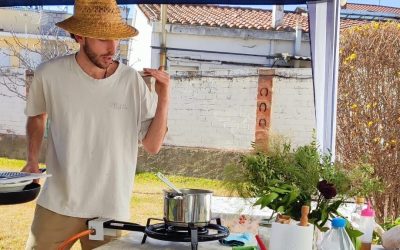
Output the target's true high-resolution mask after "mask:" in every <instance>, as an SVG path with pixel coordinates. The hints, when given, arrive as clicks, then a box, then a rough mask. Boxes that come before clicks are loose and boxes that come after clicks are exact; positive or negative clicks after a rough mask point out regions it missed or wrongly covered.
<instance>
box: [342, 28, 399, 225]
mask: <svg viewBox="0 0 400 250" xmlns="http://www.w3.org/2000/svg"><path fill="white" fill-rule="evenodd" d="M399 58H400V24H399V23H394V22H386V23H377V22H372V23H370V24H367V25H364V26H358V27H354V28H351V29H348V30H345V31H343V32H342V34H341V41H340V69H339V91H338V112H337V114H338V117H337V123H338V124H337V153H338V159H339V160H340V161H343V162H345V163H347V164H349V165H351V164H355V163H358V162H366V161H367V162H368V163H370V164H372V165H373V166H374V175H375V176H377V177H379V178H380V179H381V180H382V181H383V183H385V192H384V193H381V194H380V193H377V192H376V193H375V194H374V195H373V197H370V198H372V201H373V204H374V206H375V209H376V212H377V217H378V219H379V220H380V221H383V220H384V219H394V218H397V217H398V216H400V195H399V190H400V158H399V157H400V144H399V143H400V64H399Z"/></svg>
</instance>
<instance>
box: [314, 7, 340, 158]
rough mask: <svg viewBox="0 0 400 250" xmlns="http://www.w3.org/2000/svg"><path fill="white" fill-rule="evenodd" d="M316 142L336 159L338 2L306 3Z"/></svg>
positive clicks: (322, 149) (323, 150)
mask: <svg viewBox="0 0 400 250" xmlns="http://www.w3.org/2000/svg"><path fill="white" fill-rule="evenodd" d="M308 11H309V20H310V36H311V57H312V65H313V66H312V67H313V80H314V103H315V115H316V128H317V131H316V132H317V141H318V143H319V146H320V149H321V151H322V152H324V153H328V152H331V153H332V156H333V159H334V157H335V144H336V143H335V142H336V106H337V87H338V72H339V70H338V69H339V32H340V2H339V0H328V1H327V2H319V3H308Z"/></svg>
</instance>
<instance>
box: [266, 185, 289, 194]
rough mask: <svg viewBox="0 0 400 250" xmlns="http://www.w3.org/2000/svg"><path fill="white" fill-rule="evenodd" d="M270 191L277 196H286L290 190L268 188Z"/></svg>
mask: <svg viewBox="0 0 400 250" xmlns="http://www.w3.org/2000/svg"><path fill="white" fill-rule="evenodd" d="M269 189H270V190H271V191H273V192H276V193H278V194H286V193H289V192H290V190H286V189H282V188H277V187H270V188H269Z"/></svg>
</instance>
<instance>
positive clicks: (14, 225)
mask: <svg viewBox="0 0 400 250" xmlns="http://www.w3.org/2000/svg"><path fill="white" fill-rule="evenodd" d="M24 164H25V161H21V160H14V159H7V158H0V169H1V170H6V169H7V170H15V171H19V170H20V169H21V168H22V167H23V166H24ZM41 167H44V165H42V166H41ZM168 178H169V179H170V180H171V181H172V182H173V183H174V184H175V185H176V186H178V187H179V188H200V189H209V190H213V191H214V195H217V196H227V195H228V194H229V192H228V191H227V190H226V189H224V188H223V185H222V182H221V181H218V180H209V179H202V178H191V177H182V176H168ZM164 188H166V186H165V184H164V183H162V182H161V181H160V180H159V179H158V178H157V177H156V176H155V175H154V173H139V174H137V175H136V177H135V187H134V191H133V197H132V200H131V214H132V217H131V222H136V223H139V224H142V225H144V224H145V223H146V220H147V218H149V217H155V218H161V217H162V215H163V211H162V210H163V196H162V190H163V189H164ZM34 208H35V202H28V203H25V204H18V205H8V206H0V215H1V216H0V225H1V226H0V250H3V249H12V250H18V249H24V246H25V241H26V239H27V236H28V232H29V229H30V225H31V222H32V218H33V212H34ZM76 245H79V244H76ZM73 249H80V248H79V247H74V248H73Z"/></svg>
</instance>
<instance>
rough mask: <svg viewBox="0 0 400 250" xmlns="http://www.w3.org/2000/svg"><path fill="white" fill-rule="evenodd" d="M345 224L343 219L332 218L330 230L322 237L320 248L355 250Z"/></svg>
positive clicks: (327, 249) (322, 249) (326, 249)
mask: <svg viewBox="0 0 400 250" xmlns="http://www.w3.org/2000/svg"><path fill="white" fill-rule="evenodd" d="M345 226H346V220H345V219H343V218H334V219H333V220H332V228H331V230H329V231H328V232H327V233H326V234H325V235H324V238H323V239H322V242H321V248H320V250H355V249H354V245H353V243H352V242H351V240H350V237H349V235H348V234H347V233H346V230H345Z"/></svg>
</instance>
